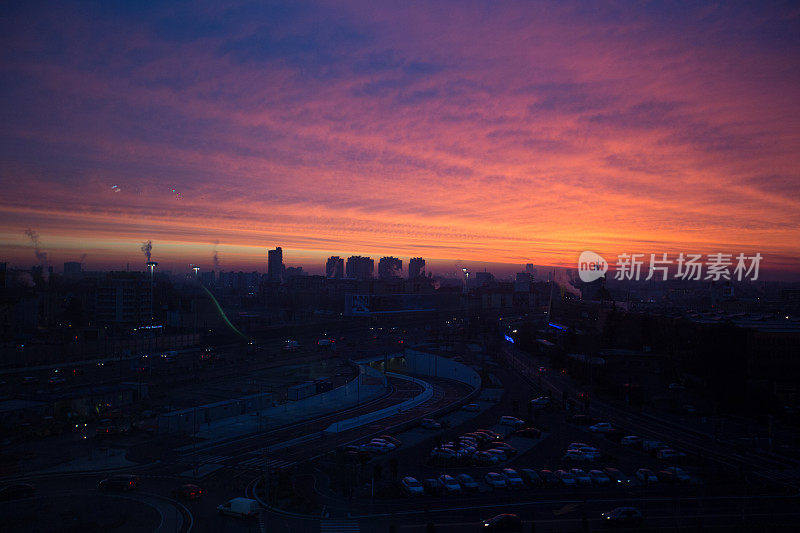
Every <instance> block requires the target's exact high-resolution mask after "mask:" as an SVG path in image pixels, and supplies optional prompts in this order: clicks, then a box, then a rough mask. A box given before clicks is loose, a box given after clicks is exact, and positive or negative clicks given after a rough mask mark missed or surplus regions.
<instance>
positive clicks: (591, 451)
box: [578, 446, 601, 461]
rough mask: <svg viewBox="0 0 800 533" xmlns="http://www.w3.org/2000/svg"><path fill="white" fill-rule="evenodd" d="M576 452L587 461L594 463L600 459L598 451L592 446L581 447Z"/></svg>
mask: <svg viewBox="0 0 800 533" xmlns="http://www.w3.org/2000/svg"><path fill="white" fill-rule="evenodd" d="M578 451H579V452H581V453H582V454H583V456H584V457H585V458H586V460H587V461H594V460H596V459H600V455H601V454H600V450H598V449H597V448H593V447H592V446H581V447H580V448H578Z"/></svg>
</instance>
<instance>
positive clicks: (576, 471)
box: [569, 468, 592, 485]
mask: <svg viewBox="0 0 800 533" xmlns="http://www.w3.org/2000/svg"><path fill="white" fill-rule="evenodd" d="M569 473H570V474H572V475H573V476H574V477H575V481H576V482H577V483H578V485H591V484H592V478H591V476H590V475H589V474H587V473H586V472H585V471H584V470H583V469H581V468H570V470H569Z"/></svg>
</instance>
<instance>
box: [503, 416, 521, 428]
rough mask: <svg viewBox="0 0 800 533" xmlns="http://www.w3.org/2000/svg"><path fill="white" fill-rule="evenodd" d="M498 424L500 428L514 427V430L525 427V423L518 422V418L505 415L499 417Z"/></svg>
mask: <svg viewBox="0 0 800 533" xmlns="http://www.w3.org/2000/svg"><path fill="white" fill-rule="evenodd" d="M499 424H500V425H501V426H511V427H515V428H520V427H522V426H524V425H525V422H524V421H523V420H520V419H519V418H517V417H515V416H508V415H506V416H501V417H500V422H499Z"/></svg>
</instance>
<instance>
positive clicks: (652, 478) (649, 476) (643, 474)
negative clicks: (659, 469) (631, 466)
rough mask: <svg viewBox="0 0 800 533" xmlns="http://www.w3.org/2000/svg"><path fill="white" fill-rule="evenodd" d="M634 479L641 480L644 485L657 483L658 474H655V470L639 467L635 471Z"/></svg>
mask: <svg viewBox="0 0 800 533" xmlns="http://www.w3.org/2000/svg"><path fill="white" fill-rule="evenodd" d="M636 479H638V480H639V481H641V482H642V483H644V484H646V485H650V484H652V483H658V476H656V474H655V472H653V471H652V470H650V469H649V468H640V469H639V470H637V471H636Z"/></svg>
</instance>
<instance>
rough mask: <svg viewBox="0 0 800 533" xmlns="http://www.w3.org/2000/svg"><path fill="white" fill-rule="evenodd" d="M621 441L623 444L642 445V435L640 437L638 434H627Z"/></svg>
mask: <svg viewBox="0 0 800 533" xmlns="http://www.w3.org/2000/svg"><path fill="white" fill-rule="evenodd" d="M619 443H620V444H622V445H623V446H633V447H636V446H641V445H642V437H639V436H637V435H626V436H625V437H622V439H621V440H620V441H619Z"/></svg>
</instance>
